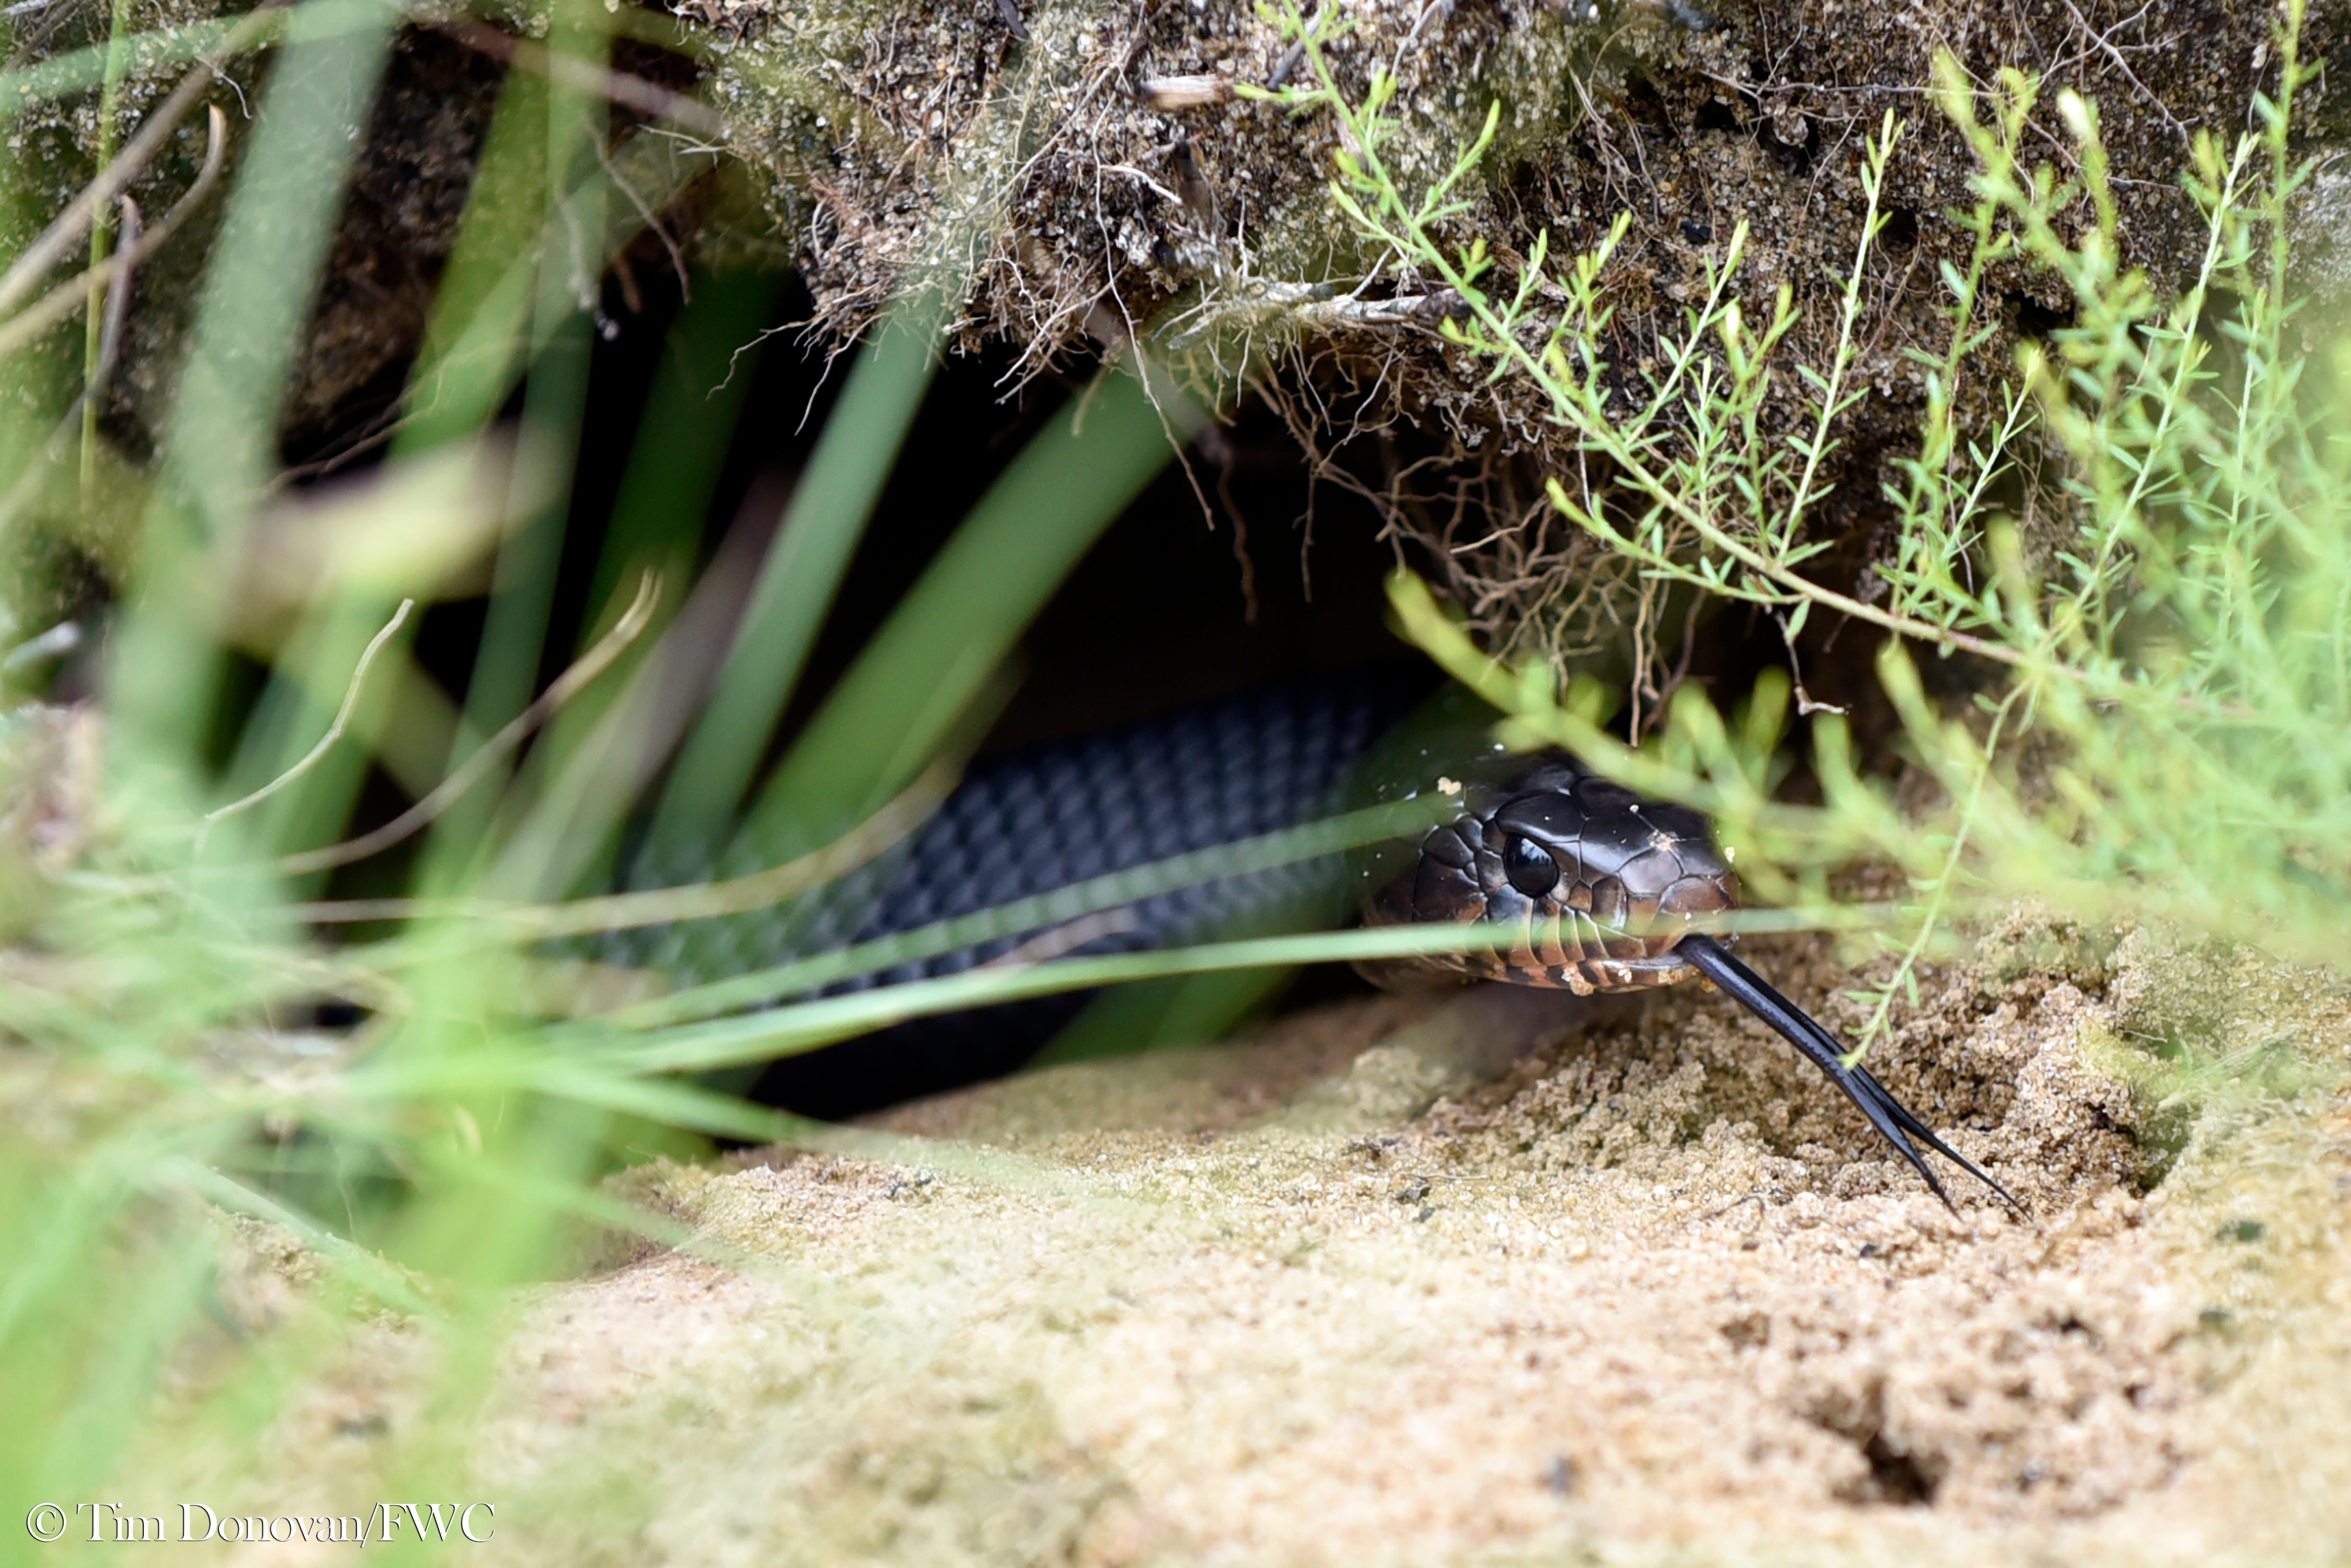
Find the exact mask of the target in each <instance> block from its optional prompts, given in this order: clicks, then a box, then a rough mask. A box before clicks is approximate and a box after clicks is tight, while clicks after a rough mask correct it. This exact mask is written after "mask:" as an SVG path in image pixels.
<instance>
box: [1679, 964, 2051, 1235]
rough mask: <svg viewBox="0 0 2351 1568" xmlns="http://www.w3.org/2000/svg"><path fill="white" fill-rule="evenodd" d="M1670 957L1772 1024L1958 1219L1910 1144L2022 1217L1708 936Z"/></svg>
mask: <svg viewBox="0 0 2351 1568" xmlns="http://www.w3.org/2000/svg"><path fill="white" fill-rule="evenodd" d="M1674 951H1676V952H1677V953H1678V954H1680V955H1681V956H1683V957H1685V958H1687V959H1688V960H1689V961H1690V963H1691V965H1692V966H1693V967H1696V968H1697V970H1698V973H1699V974H1701V975H1704V976H1705V977H1707V978H1708V979H1709V980H1712V981H1713V982H1714V983H1715V984H1716V985H1717V986H1719V987H1720V988H1722V990H1723V991H1724V993H1725V994H1726V995H1728V996H1729V997H1730V998H1731V999H1732V1000H1734V1001H1736V1002H1738V1003H1739V1005H1740V1007H1743V1008H1745V1009H1747V1010H1748V1011H1749V1012H1750V1013H1753V1014H1754V1015H1755V1016H1756V1017H1757V1018H1759V1019H1762V1020H1763V1021H1764V1022H1765V1023H1767V1024H1770V1025H1771V1028H1772V1029H1773V1030H1776V1031H1777V1032H1778V1033H1779V1035H1780V1038H1781V1039H1782V1040H1786V1041H1787V1042H1788V1043H1789V1044H1790V1045H1792V1046H1794V1047H1795V1048H1796V1049H1797V1050H1798V1051H1802V1052H1803V1055H1804V1060H1805V1061H1809V1062H1811V1063H1812V1064H1813V1066H1814V1067H1817V1068H1819V1069H1820V1070H1821V1071H1823V1072H1825V1073H1827V1074H1828V1078H1829V1082H1832V1083H1834V1084H1835V1085H1836V1086H1837V1087H1838V1088H1839V1089H1842V1090H1844V1093H1845V1098H1846V1099H1848V1100H1851V1101H1852V1102H1853V1103H1855V1104H1856V1105H1858V1106H1860V1107H1861V1113H1862V1114H1863V1115H1865V1116H1866V1117H1868V1118H1869V1124H1870V1125H1871V1126H1873V1127H1875V1128H1876V1129H1877V1133H1878V1135H1879V1136H1880V1137H1882V1138H1884V1139H1885V1140H1886V1142H1887V1143H1889V1144H1891V1145H1894V1148H1895V1152H1896V1153H1897V1154H1899V1155H1901V1156H1902V1157H1903V1158H1904V1159H1906V1160H1907V1161H1909V1162H1910V1167H1911V1169H1913V1170H1915V1171H1917V1173H1918V1174H1919V1176H1922V1177H1924V1178H1925V1180H1926V1183H1927V1186H1928V1187H1929V1188H1930V1189H1931V1190H1932V1191H1933V1192H1934V1194H1935V1196H1936V1197H1938V1198H1940V1199H1941V1200H1942V1203H1943V1207H1945V1208H1949V1209H1951V1212H1952V1213H1954V1214H1956V1213H1958V1212H1959V1210H1958V1209H1957V1208H1954V1207H1952V1204H1951V1195H1950V1194H1949V1193H1947V1192H1945V1191H1944V1190H1943V1184H1942V1183H1941V1182H1939V1181H1937V1180H1936V1179H1935V1173H1934V1172H1933V1171H1932V1170H1930V1169H1928V1166H1927V1161H1926V1159H1925V1158H1924V1156H1922V1155H1920V1154H1919V1153H1918V1150H1917V1145H1915V1144H1913V1143H1912V1142H1911V1140H1912V1139H1913V1138H1916V1139H1917V1141H1918V1143H1920V1144H1924V1145H1927V1146H1928V1148H1930V1149H1932V1150H1934V1151H1935V1152H1936V1153H1937V1154H1938V1155H1942V1156H1943V1157H1944V1158H1945V1159H1947V1160H1949V1161H1950V1162H1951V1163H1952V1164H1953V1165H1955V1166H1959V1168H1960V1169H1961V1170H1963V1171H1965V1172H1967V1173H1968V1175H1970V1176H1973V1177H1975V1178H1976V1180H1978V1181H1980V1182H1981V1183H1983V1184H1984V1186H1988V1187H1990V1188H1991V1190H1992V1191H1994V1192H1996V1193H1998V1194H1999V1195H2000V1197H2001V1202H2003V1203H2005V1204H2007V1205H2008V1206H2009V1207H2011V1208H2012V1209H2014V1210H2015V1211H2016V1212H2017V1213H2018V1214H2020V1215H2022V1214H2023V1213H2024V1212H2025V1209H2024V1205H2022V1204H2021V1203H2019V1202H2017V1200H2016V1197H2015V1196H2014V1195H2013V1194H2011V1192H2010V1191H2009V1190H2008V1188H2006V1187H2004V1186H2001V1185H2000V1183H1998V1182H1996V1181H1994V1180H1992V1179H1991V1177H1990V1176H1986V1175H1984V1173H1983V1172H1981V1171H1980V1170H1978V1169H1976V1167H1975V1166H1973V1165H1971V1164H1970V1163H1969V1161H1968V1158H1967V1156H1966V1155H1962V1154H1960V1153H1959V1151H1958V1150H1957V1149H1954V1148H1952V1147H1951V1145H1949V1144H1947V1143H1945V1142H1943V1140H1942V1139H1940V1138H1938V1137H1937V1136H1935V1134H1933V1133H1931V1132H1929V1131H1928V1128H1927V1124H1925V1123H1923V1122H1921V1121H1919V1120H1918V1118H1917V1117H1916V1116H1914V1115H1912V1114H1911V1113H1910V1112H1909V1110H1908V1109H1907V1107H1905V1106H1904V1105H1903V1103H1902V1102H1901V1101H1899V1100H1896V1098H1895V1097H1894V1096H1893V1095H1892V1094H1891V1093H1889V1092H1887V1091H1886V1085H1885V1084H1883V1083H1880V1082H1878V1081H1877V1080H1876V1078H1874V1077H1872V1076H1871V1075H1870V1071H1869V1069H1867V1068H1865V1067H1847V1066H1846V1065H1845V1064H1844V1049H1843V1048H1842V1047H1840V1046H1839V1045H1838V1044H1837V1042H1836V1037H1835V1036H1834V1035H1832V1034H1831V1033H1829V1031H1828V1030H1825V1029H1823V1028H1822V1027H1821V1026H1820V1025H1819V1024H1818V1023H1815V1022H1814V1021H1813V1019H1812V1017H1811V1016H1810V1015H1809V1014H1807V1013H1806V1012H1805V1011H1804V1010H1803V1009H1802V1008H1800V1007H1798V1006H1797V1005H1796V1004H1795V1003H1793V1002H1792V1001H1790V1000H1789V999H1788V998H1785V997H1783V996H1782V995H1781V994H1780V993H1779V992H1778V991H1776V990H1774V989H1772V988H1771V983H1770V982H1769V981H1767V980H1765V979H1764V978H1763V977H1762V976H1761V975H1759V974H1757V973H1756V972H1755V971H1754V970H1752V969H1750V968H1749V967H1747V966H1746V965H1744V964H1742V963H1740V961H1739V960H1738V959H1737V958H1734V957H1732V956H1731V955H1730V949H1729V948H1728V947H1725V946H1723V945H1722V944H1721V943H1719V942H1718V941H1716V940H1715V939H1714V938H1713V937H1711V936H1685V937H1683V938H1682V939H1681V941H1680V942H1679V943H1678V944H1677V945H1676V946H1675V948H1674Z"/></svg>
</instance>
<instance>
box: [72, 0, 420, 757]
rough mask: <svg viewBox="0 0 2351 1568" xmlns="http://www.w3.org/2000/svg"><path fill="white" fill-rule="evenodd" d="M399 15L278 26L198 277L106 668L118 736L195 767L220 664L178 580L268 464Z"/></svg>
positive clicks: (232, 521) (238, 514)
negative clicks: (127, 599) (134, 601)
mask: <svg viewBox="0 0 2351 1568" xmlns="http://www.w3.org/2000/svg"><path fill="white" fill-rule="evenodd" d="M396 15H397V14H396V13H395V12H394V11H393V10H392V9H391V8H390V7H389V6H378V7H376V8H375V9H374V10H373V11H372V12H371V13H368V14H366V15H363V16H358V17H343V16H337V17H336V18H335V19H334V22H333V25H332V26H324V25H322V24H321V22H320V20H319V18H317V17H315V16H312V15H311V14H309V13H308V12H307V11H297V12H295V13H294V15H293V16H291V17H289V18H288V20H287V25H286V44H285V47H284V48H283V50H282V51H281V52H280V53H279V56H278V58H277V66H276V68H275V69H274V70H273V72H272V73H271V78H270V84H269V90H268V95H267V97H266V99H265V100H264V102H263V105H262V109H261V113H260V120H259V122H258V124H257V125H256V127H255V129H254V131H253V137H252V141H251V143H250V145H249V146H248V147H247V149H246V155H245V162H244V167H243V168H242V169H241V170H240V171H239V172H238V176H237V182H236V188H235V192H234V193H232V195H231V197H230V200H229V207H228V214H227V216H226V218H225V220H224V222H223V225H222V230H221V235H220V238H219V241H218V243H217V245H216V246H215V249H214V256H213V261H212V266H211V269H210V272H209V273H208V275H207V277H206V279H205V284H204V298H203V304H202V307H201V311H200V315H199V317H198V319H197V323H196V327H195V331H194V335H193V347H192V349H191V351H190V356H189V361H188V366H187V369H186V371H185V372H184V373H183V382H182V390H181V392H180V395H179V398H178V400H177V402H176V404H175V407H174V415H173V420H172V432H171V435H170V437H169V439H168V442H167V444H166V450H165V454H164V458H163V465H162V480H161V483H160V486H159V494H158V497H157V500H156V503H155V505H154V507H153V508H152V510H151V513H150V516H149V519H148V526H147V531H146V540H145V544H146V553H145V559H143V560H142V561H141V577H142V579H143V580H144V582H145V583H147V584H150V585H153V586H154V587H155V588H156V589H157V590H158V591H154V592H152V593H143V594H141V595H139V596H138V599H139V601H140V602H141V612H140V613H139V614H138V615H136V616H134V617H133V618H132V619H131V622H130V625H129V627H128V628H127V630H126V632H125V635H124V637H123V639H122V642H121V644H120V649H119V654H118V657H117V659H116V661H115V667H114V671H113V685H112V695H113V699H114V719H115V722H116V724H117V726H118V728H119V732H120V735H121V736H122V737H124V738H126V739H131V740H135V741H138V742H143V743H145V745H146V746H147V747H152V755H155V756H172V757H176V758H193V757H194V756H196V755H197V754H198V752H197V747H198V743H199V742H200V740H201V738H202V737H204V734H205V730H206V727H207V726H208V725H209V723H210V720H211V716H212V712H213V704H214V698H215V690H214V688H215V685H216V683H217V679H218V670H219V658H218V653H217V650H216V649H215V648H214V642H213V636H212V633H211V631H210V629H209V627H208V626H207V624H206V612H205V610H204V606H203V605H202V603H201V596H200V595H197V594H193V593H190V592H187V591H183V589H184V585H185V584H186V583H188V582H190V581H193V580H201V573H202V571H203V570H204V567H203V560H204V556H205V554H206V553H207V552H208V551H210V550H214V549H217V548H218V546H219V544H220V542H221V541H222V540H223V539H224V538H227V537H230V536H232V535H234V534H235V532H236V531H237V530H238V529H239V528H241V526H242V523H243V521H244V517H245V515H246V510H247V508H248V507H250V506H251V505H252V502H253V498H254V497H255V495H256V492H257V491H258V489H259V487H260V486H261V484H262V482H263V480H264V479H265V478H266V476H267V475H268V473H269V471H270V469H271V468H272V467H273V466H274V465H275V462H276V457H277V454H276V451H275V450H274V446H273V443H274V440H275V437H276V434H277V412H278V406H279V402H280V399H281V398H282V396H283V393H284V387H285V383H286V376H287V369H288V368H289V366H290V365H291V364H292V362H293V358H294V353H295V350H296V347H297V343H298V338H299V335H300V332H301V329H302V325H303V321H304V319H306V317H307V316H308V310H309V303H310V298H311V294H312V292H313V288H314V286H315V279H316V278H317V277H318V272H319V264H320V263H321V262H322V261H323V260H324V259H325V256H326V250H327V240H328V236H329V231H330V229H331V227H332V225H333V222H334V217H335V213H336V210H337V208H338V206H339V205H340V198H341V193H342V188H343V180H344V176H345V174H346V172H348V171H349V168H350V161H351V158H352V156H353V154H354V152H356V150H357V149H358V146H359V142H360V131H361V128H362V127H363V126H364V124H365V122H366V119H367V110H368V103H369V99H370V98H371V95H372V94H373V92H374V89H375V83H376V79H377V78H378V76H379V75H380V74H381V70H382V68H383V61H384V57H385V54H386V52H387V50H388V49H389V48H390V47H391V42H392V23H393V20H394V18H395V16H396ZM289 279H298V280H300V283H299V286H298V287H287V284H288V280H289Z"/></svg>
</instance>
